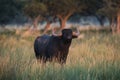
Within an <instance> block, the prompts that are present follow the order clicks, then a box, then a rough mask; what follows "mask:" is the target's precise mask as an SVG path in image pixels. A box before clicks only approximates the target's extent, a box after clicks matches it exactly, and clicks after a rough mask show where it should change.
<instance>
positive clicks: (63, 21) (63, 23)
mask: <svg viewBox="0 0 120 80" xmlns="http://www.w3.org/2000/svg"><path fill="white" fill-rule="evenodd" d="M66 22H67V20H66V19H62V20H61V29H64V28H65V26H66Z"/></svg>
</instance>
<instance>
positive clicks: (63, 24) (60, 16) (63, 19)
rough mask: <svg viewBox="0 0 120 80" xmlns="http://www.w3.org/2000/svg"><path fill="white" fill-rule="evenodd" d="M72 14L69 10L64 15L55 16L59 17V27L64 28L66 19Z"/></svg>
mask: <svg viewBox="0 0 120 80" xmlns="http://www.w3.org/2000/svg"><path fill="white" fill-rule="evenodd" d="M72 14H73V11H72V12H69V13H68V14H67V15H66V16H65V17H62V15H57V17H58V18H59V19H60V28H61V29H64V28H65V26H66V22H67V20H68V18H69V17H70V16H71V15H72Z"/></svg>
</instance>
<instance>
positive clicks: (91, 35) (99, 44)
mask: <svg viewBox="0 0 120 80" xmlns="http://www.w3.org/2000/svg"><path fill="white" fill-rule="evenodd" d="M82 33H83V34H85V36H84V38H83V39H75V40H73V41H72V44H71V47H70V50H69V55H68V58H67V62H66V64H65V65H64V66H62V67H61V66H60V65H59V64H58V63H49V62H47V63H46V65H45V66H42V65H41V64H39V63H37V61H36V58H35V55H34V50H33V43H34V39H35V36H29V37H21V36H20V35H16V34H15V32H14V31H6V32H1V33H0V80H120V35H112V34H111V33H110V32H109V31H108V32H106V31H86V32H82Z"/></svg>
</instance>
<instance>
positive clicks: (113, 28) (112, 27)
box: [110, 18, 116, 34]
mask: <svg viewBox="0 0 120 80" xmlns="http://www.w3.org/2000/svg"><path fill="white" fill-rule="evenodd" d="M114 20H115V19H114V18H112V19H111V25H110V27H111V30H112V34H115V33H116V26H115V25H114Z"/></svg>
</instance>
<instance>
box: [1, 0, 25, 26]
mask: <svg viewBox="0 0 120 80" xmlns="http://www.w3.org/2000/svg"><path fill="white" fill-rule="evenodd" d="M22 4H23V1H20V0H0V24H7V23H8V22H10V21H11V20H12V19H13V18H14V17H15V16H16V15H18V13H20V12H21V11H22V6H23V5H22Z"/></svg>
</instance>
